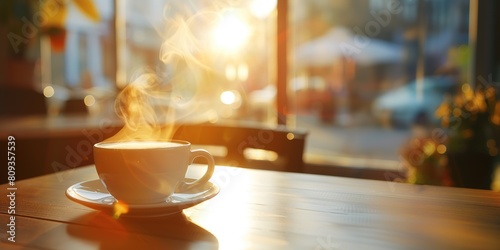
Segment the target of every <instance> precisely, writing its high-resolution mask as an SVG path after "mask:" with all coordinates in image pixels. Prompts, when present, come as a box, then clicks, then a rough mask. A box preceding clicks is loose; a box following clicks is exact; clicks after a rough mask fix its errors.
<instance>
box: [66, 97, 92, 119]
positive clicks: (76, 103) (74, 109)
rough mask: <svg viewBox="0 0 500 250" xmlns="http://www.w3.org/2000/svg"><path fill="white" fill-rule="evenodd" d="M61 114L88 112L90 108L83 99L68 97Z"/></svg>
mask: <svg viewBox="0 0 500 250" xmlns="http://www.w3.org/2000/svg"><path fill="white" fill-rule="evenodd" d="M61 114H67V115H70V114H88V108H87V106H86V105H85V102H84V101H83V99H68V100H66V102H65V103H64V106H63V108H62V109H61Z"/></svg>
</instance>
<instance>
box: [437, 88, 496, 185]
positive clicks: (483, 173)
mask: <svg viewBox="0 0 500 250" xmlns="http://www.w3.org/2000/svg"><path fill="white" fill-rule="evenodd" d="M436 115H437V116H438V117H439V118H441V125H442V128H443V129H444V130H445V131H447V136H446V143H445V144H446V155H447V158H448V159H447V160H448V166H449V169H450V175H451V179H452V181H453V183H454V185H455V186H458V187H467V188H478V189H491V183H492V175H493V171H494V166H495V157H496V156H497V155H498V142H499V138H498V136H499V134H498V132H499V127H500V102H499V101H497V96H496V92H495V89H494V88H493V87H491V86H483V85H478V86H477V87H476V88H475V89H474V88H472V87H471V86H470V85H469V84H463V85H462V86H461V88H460V89H459V91H458V93H457V94H456V95H455V96H453V97H448V98H445V101H444V102H443V103H442V105H441V106H440V107H439V108H438V109H437V111H436Z"/></svg>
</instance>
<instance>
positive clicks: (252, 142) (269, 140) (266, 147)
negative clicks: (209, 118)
mask: <svg viewBox="0 0 500 250" xmlns="http://www.w3.org/2000/svg"><path fill="white" fill-rule="evenodd" d="M306 136H307V133H306V132H305V131H299V130H289V129H286V128H281V127H276V128H270V127H263V126H255V125H248V124H241V123H238V124H229V125H228V124H210V123H204V124H183V125H180V126H179V127H178V129H177V130H176V131H175V133H174V136H173V138H174V139H181V140H186V141H189V142H191V144H193V148H196V147H200V148H205V149H207V150H208V151H209V152H210V153H212V154H213V155H214V158H215V161H216V164H219V165H229V166H238V167H245V168H256V169H268V170H278V171H287V172H301V171H302V168H303V165H304V161H303V154H304V147H305V142H306ZM220 153H222V154H220Z"/></svg>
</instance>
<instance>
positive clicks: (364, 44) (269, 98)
mask: <svg viewBox="0 0 500 250" xmlns="http://www.w3.org/2000/svg"><path fill="white" fill-rule="evenodd" d="M499 10H500V9H499V4H498V3H497V2H495V1H477V0H476V1H473V0H470V1H469V0H441V1H430V0H311V1H300V0H286V1H281V0H233V1H229V0H228V1H201V0H187V1H173V0H143V1H132V0H115V1H113V0H99V1H97V0H89V1H84V0H42V1H38V0H36V1H35V0H3V1H2V3H0V11H1V20H0V37H2V39H1V41H0V48H1V51H2V53H1V54H0V87H1V88H2V92H3V93H4V95H5V96H3V97H2V99H0V102H1V107H0V115H1V116H2V117H3V118H4V119H11V118H12V117H19V116H25V115H43V116H48V117H58V116H64V115H75V114H80V115H86V116H90V117H94V118H96V119H99V118H106V117H112V116H115V110H114V100H115V98H116V95H117V94H118V93H119V91H120V90H122V89H123V88H124V87H125V86H127V85H128V84H131V83H133V82H134V81H137V79H141V76H143V75H144V74H152V75H154V76H155V79H156V80H158V81H159V82H161V83H164V85H165V86H164V87H165V91H166V92H165V93H166V94H165V96H166V97H167V96H168V98H174V99H175V100H177V102H176V103H177V106H176V108H178V109H179V111H178V112H179V113H182V114H183V115H182V117H191V118H193V117H194V118H196V119H198V120H206V121H209V122H214V123H216V122H224V121H240V122H241V121H248V122H255V123H261V124H267V125H277V124H280V125H286V126H288V127H290V128H301V129H306V130H308V132H309V134H308V140H307V145H306V151H305V156H304V157H305V161H306V162H307V163H308V164H309V165H310V166H312V167H311V169H312V168H314V166H322V168H321V170H317V171H319V172H322V173H328V172H329V170H328V169H329V167H331V169H332V170H331V173H333V174H335V173H337V172H335V171H340V170H339V169H350V170H354V171H358V170H360V169H375V170H380V171H381V172H380V173H382V176H379V177H378V178H381V179H384V178H385V179H386V180H391V181H392V180H397V179H398V178H406V177H407V173H408V172H407V169H408V166H407V165H411V166H410V169H413V170H414V171H417V172H418V166H415V165H419V164H421V163H422V162H423V161H424V160H427V158H428V157H430V156H431V155H434V154H437V155H438V156H439V155H446V154H447V153H450V150H451V148H453V145H450V144H449V143H450V140H449V139H450V138H452V136H453V135H455V134H454V133H453V132H454V130H455V129H457V128H459V127H460V126H461V125H463V124H465V123H464V122H463V121H465V120H466V119H467V118H469V117H473V116H474V114H473V113H472V111H470V110H469V109H468V108H467V110H466V112H465V111H464V112H462V113H460V112H461V111H460V109H459V108H460V107H458V109H457V107H454V108H452V109H451V111H450V112H451V113H450V112H448V113H446V112H445V111H443V110H444V109H445V107H444V106H443V103H447V102H448V101H450V100H458V99H457V96H461V95H465V96H470V93H469V92H470V91H472V92H474V93H479V92H477V91H479V90H485V92H484V93H483V94H482V95H481V96H480V97H484V98H485V99H487V100H486V101H485V105H486V104H488V110H487V111H488V112H490V113H488V114H489V115H490V116H489V118H487V120H486V122H485V123H492V127H493V128H492V131H493V132H492V133H491V134H488V135H487V136H486V137H485V138H483V140H484V142H483V141H480V142H478V145H479V144H480V146H484V145H486V151H485V152H486V154H487V155H489V157H490V158H492V159H493V160H492V161H493V162H494V166H495V167H496V164H497V162H498V156H497V144H496V143H497V139H498V133H497V132H495V131H498V128H497V127H495V126H497V125H499V124H500V122H498V121H497V120H495V119H494V118H495V114H497V115H498V112H500V108H498V107H497V106H495V105H496V103H497V100H498V97H497V96H498V94H496V93H493V92H491V91H490V90H491V89H493V90H498V87H499V82H500V79H499V72H500V60H499V58H500V49H499V46H498V44H500V43H499V34H500V32H499V30H500V27H499V23H500V20H499V16H500V15H498V12H499ZM464 86H465V87H464ZM12 89H14V91H13V92H8V91H12ZM468 91H469V92H468ZM488 91H490V92H488ZM14 92H15V93H21V92H22V93H23V96H21V94H19V96H15V95H14V94H7V93H14ZM25 92H26V93H25ZM481 93H482V92H481ZM9 98H14V99H16V100H22V102H20V103H23V104H22V105H21V104H16V105H12V103H11V101H8V100H11V99H9ZM467 98H468V99H467ZM469 99H471V98H469V97H466V99H465V100H466V101H467V100H469ZM474 100H477V99H474ZM492 100H493V101H492ZM475 103H476V104H477V103H478V102H477V101H476V102H475ZM159 105H161V104H159ZM166 105H169V104H166ZM478 105H479V104H478ZM21 106H26V107H24V108H23V107H21ZM440 107H442V108H441V111H442V112H441V113H439V112H438V113H436V111H437V110H439V108H440ZM481 107H482V106H481ZM496 107H497V109H496V110H495V108H496ZM447 108H448V109H450V106H449V105H448V106H447ZM480 110H481V112H482V111H483V109H480ZM485 110H486V109H485ZM485 112H486V111H485ZM495 112H496V113H495ZM465 113H467V115H463V114H465ZM450 114H451V115H450ZM447 115H448V116H451V117H452V122H453V121H455V122H456V121H457V120H458V121H459V123H460V126H453V123H452V125H451V126H450V124H449V123H448V124H446V123H443V120H444V121H445V122H446V121H448V120H449V117H447ZM474 121H475V118H474ZM495 122H496V123H495ZM455 124H456V123H455ZM483 125H484V124H483ZM460 128H462V127H460ZM474 128H475V127H474ZM474 128H473V129H474ZM488 129H489V128H488ZM450 130H451V131H450ZM479 130H481V131H483V130H484V129H482V127H481V128H480V129H479ZM465 131H469V132H470V131H472V130H471V129H469V128H465ZM4 132H8V131H4ZM450 132H451V133H450ZM458 134H459V135H462V134H460V133H458ZM437 135H440V136H437ZM422 137H424V138H427V139H430V141H431V142H432V143H431V144H432V145H431V144H425V143H424V144H422V145H420V144H418V145H415V144H412V143H413V139H414V138H422ZM452 141H453V140H452ZM483 144H484V145H483ZM429 145H430V146H429ZM440 145H443V146H444V147H445V148H443V147H439V146H440ZM480 146H477V147H475V148H478V147H480ZM413 147H417V149H414V148H413ZM438 149H440V150H438ZM408 150H409V151H411V152H417V153H418V154H420V156H418V157H417V158H418V160H417V161H415V153H412V154H410V155H408V154H406V155H405V152H408ZM435 152H436V153H435ZM460 152H462V151H460ZM433 157H434V156H433ZM423 158H425V159H423ZM438 158H439V157H438ZM450 159H451V158H450V157H449V158H448V160H447V163H442V160H440V159H437V160H436V161H435V162H434V163H431V164H434V165H433V167H434V168H440V167H441V165H443V164H444V165H447V164H449V163H450V162H451V160H450ZM436 162H437V163H436ZM334 167H336V169H337V170H333V169H334ZM495 167H491V169H492V171H493V173H494V169H495ZM410 172H411V171H410ZM384 174H385V175H384ZM417 175H418V174H417ZM415 178H416V177H415ZM429 178H430V177H429ZM443 178H444V177H443ZM417 179H418V178H417ZM441 180H442V178H441ZM413 181H414V182H419V181H418V180H415V179H414V180H413ZM424 182H425V181H424ZM438 184H443V183H442V182H440V183H438ZM492 185H495V184H492Z"/></svg>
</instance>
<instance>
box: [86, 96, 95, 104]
mask: <svg viewBox="0 0 500 250" xmlns="http://www.w3.org/2000/svg"><path fill="white" fill-rule="evenodd" d="M83 103H85V106H87V107H90V106H92V105H94V104H95V98H94V96H92V95H87V96H85V98H84V99H83Z"/></svg>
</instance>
